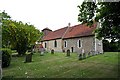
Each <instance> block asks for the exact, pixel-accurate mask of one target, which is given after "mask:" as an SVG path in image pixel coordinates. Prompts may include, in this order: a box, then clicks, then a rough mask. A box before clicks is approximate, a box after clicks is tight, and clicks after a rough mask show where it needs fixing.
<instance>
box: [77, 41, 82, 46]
mask: <svg viewBox="0 0 120 80" xmlns="http://www.w3.org/2000/svg"><path fill="white" fill-rule="evenodd" d="M77 47H78V48H81V47H82V40H81V39H79V40H78V41H77Z"/></svg>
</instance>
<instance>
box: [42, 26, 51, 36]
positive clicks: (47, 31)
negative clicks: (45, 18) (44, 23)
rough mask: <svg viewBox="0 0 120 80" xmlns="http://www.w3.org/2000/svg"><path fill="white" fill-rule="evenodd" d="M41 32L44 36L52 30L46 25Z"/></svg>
mask: <svg viewBox="0 0 120 80" xmlns="http://www.w3.org/2000/svg"><path fill="white" fill-rule="evenodd" d="M42 32H43V34H44V36H46V35H47V34H49V33H50V32H52V30H51V29H49V28H47V27H46V28H44V29H43V30H42Z"/></svg>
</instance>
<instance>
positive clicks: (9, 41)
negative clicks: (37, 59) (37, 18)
mask: <svg viewBox="0 0 120 80" xmlns="http://www.w3.org/2000/svg"><path fill="white" fill-rule="evenodd" d="M1 14H2V43H3V47H10V48H13V49H16V50H17V52H18V53H19V55H21V54H25V52H26V51H27V50H28V47H30V46H31V45H34V44H35V42H36V41H37V40H39V38H40V36H41V32H40V31H39V30H38V29H36V28H35V27H34V25H30V24H27V23H25V24H24V23H23V22H22V21H19V22H17V21H14V20H12V19H11V18H10V16H8V15H7V13H5V12H2V13H1Z"/></svg>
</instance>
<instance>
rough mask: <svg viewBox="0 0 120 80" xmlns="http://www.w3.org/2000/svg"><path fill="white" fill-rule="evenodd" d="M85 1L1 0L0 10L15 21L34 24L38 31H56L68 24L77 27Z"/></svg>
mask: <svg viewBox="0 0 120 80" xmlns="http://www.w3.org/2000/svg"><path fill="white" fill-rule="evenodd" d="M82 2H83V0H0V10H1V11H3V10H5V11H6V12H7V13H8V14H9V15H10V16H11V17H12V19H13V20H17V21H22V22H24V23H30V24H33V25H34V26H35V27H36V28H37V29H39V30H42V29H44V28H46V27H48V28H50V29H52V30H56V29H59V28H62V27H66V26H67V25H68V23H69V22H70V23H71V26H72V25H77V24H79V23H80V22H78V20H77V18H78V14H79V8H77V6H78V5H80V4H82Z"/></svg>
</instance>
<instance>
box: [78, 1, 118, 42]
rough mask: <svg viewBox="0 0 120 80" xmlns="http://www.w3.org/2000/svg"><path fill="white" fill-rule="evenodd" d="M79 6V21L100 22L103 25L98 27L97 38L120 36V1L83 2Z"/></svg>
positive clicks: (116, 38)
mask: <svg viewBox="0 0 120 80" xmlns="http://www.w3.org/2000/svg"><path fill="white" fill-rule="evenodd" d="M78 7H79V9H80V10H79V12H80V13H79V15H78V21H80V22H82V23H83V24H84V23H87V24H88V25H90V26H91V25H92V24H93V22H94V21H96V22H99V23H100V24H101V27H99V28H98V29H96V31H95V32H96V33H98V34H97V38H98V39H101V38H104V39H112V40H113V41H115V40H119V38H120V28H119V27H120V9H119V7H120V2H99V1H98V3H94V2H83V4H82V5H81V6H80V5H79V6H78Z"/></svg>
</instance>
